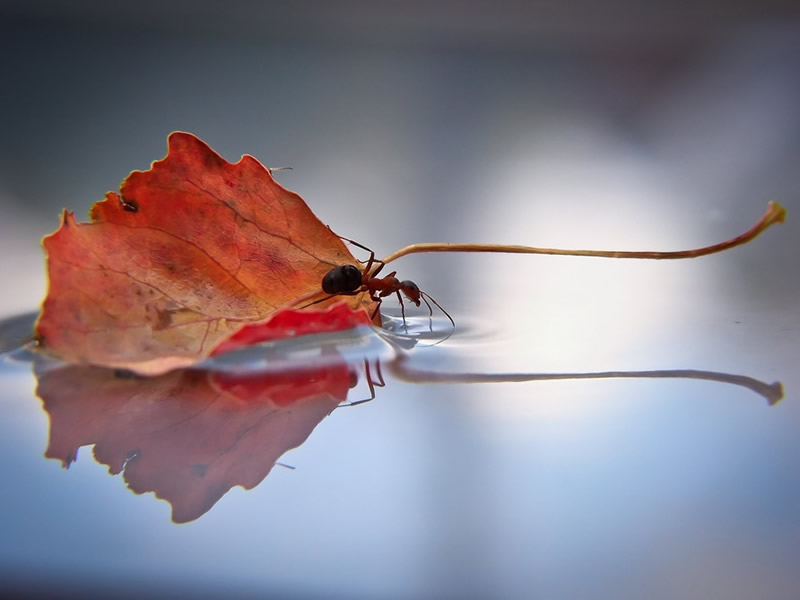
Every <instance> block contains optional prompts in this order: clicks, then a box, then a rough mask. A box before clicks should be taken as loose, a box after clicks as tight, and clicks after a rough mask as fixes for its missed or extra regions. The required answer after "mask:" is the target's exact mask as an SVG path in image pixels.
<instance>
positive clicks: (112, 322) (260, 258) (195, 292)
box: [36, 133, 374, 375]
mask: <svg viewBox="0 0 800 600" xmlns="http://www.w3.org/2000/svg"><path fill="white" fill-rule="evenodd" d="M90 216H91V222H90V223H78V222H76V221H75V219H74V217H73V215H72V213H69V212H65V213H64V216H63V219H62V224H61V227H60V228H59V229H58V230H57V231H56V232H55V233H53V234H52V235H50V236H48V237H47V238H45V240H44V247H45V250H46V253H47V260H48V274H49V281H50V287H49V291H48V294H47V298H46V299H45V301H44V304H43V307H42V313H41V315H40V318H39V320H38V322H37V325H36V333H37V338H38V341H39V345H40V348H41V349H42V350H43V351H45V352H48V353H50V354H53V355H55V356H57V357H59V358H61V359H63V360H66V361H68V362H74V363H88V364H94V365H103V366H109V367H118V368H126V369H130V370H133V371H136V372H138V373H142V374H149V375H152V374H158V373H163V372H166V371H168V370H170V369H174V368H178V367H182V366H187V365H190V364H193V363H195V362H197V361H198V360H201V359H203V358H205V357H206V356H208V355H209V354H210V353H211V351H212V350H213V349H214V347H216V346H217V345H218V344H219V343H220V342H221V341H222V340H225V339H226V338H228V337H229V336H231V335H232V334H233V333H235V332H236V331H238V330H240V329H241V328H242V327H243V326H244V325H246V324H248V323H255V322H260V321H263V320H265V319H267V318H268V317H270V316H271V315H274V314H276V312H278V311H280V310H281V309H282V308H284V307H287V306H289V305H291V304H292V303H295V302H296V301H297V300H299V299H301V298H303V297H305V296H308V295H309V294H313V293H314V292H317V291H320V282H321V280H322V277H323V276H324V275H325V274H326V273H327V272H328V271H329V270H330V269H332V268H334V267H336V266H340V265H343V264H354V265H357V264H359V263H358V262H357V261H356V260H355V259H354V258H353V256H352V254H351V253H350V252H349V251H348V249H347V247H346V246H345V245H344V243H343V242H342V241H341V240H340V239H339V238H338V237H337V236H336V235H335V234H333V233H332V232H331V231H330V229H328V228H327V227H326V226H325V225H324V224H323V223H322V222H321V221H320V220H319V219H318V218H317V217H316V216H315V215H314V214H313V213H312V212H311V210H310V209H309V208H308V206H307V205H306V204H305V202H304V201H303V200H302V198H300V196H298V195H297V194H295V193H294V192H291V191H289V190H287V189H285V188H283V187H282V186H280V185H279V184H278V183H277V182H276V181H275V180H274V179H273V177H272V174H271V172H270V171H269V170H268V169H266V168H265V167H264V166H263V165H261V163H259V162H258V161H257V160H256V159H255V158H253V157H252V156H248V155H245V156H243V157H242V158H241V160H239V162H237V163H233V164H232V163H228V162H227V161H225V160H224V159H223V158H221V157H220V156H219V155H218V154H216V153H215V152H214V151H213V150H211V148H209V147H208V146H207V145H206V144H205V143H204V142H202V141H201V140H199V139H198V138H196V137H195V136H193V135H191V134H188V133H173V134H172V135H170V137H169V151H168V153H167V156H166V157H165V158H164V159H163V160H160V161H157V162H154V163H153V165H152V168H151V169H150V170H149V171H134V172H133V173H131V174H130V175H129V176H128V178H127V179H126V180H125V181H124V182H123V184H122V186H121V188H120V193H119V194H117V193H114V192H109V193H108V194H107V195H106V198H105V200H103V201H101V202H98V203H97V204H95V205H94V206H93V207H92V210H91V213H90ZM346 302H347V304H348V306H349V307H351V309H353V310H356V309H360V308H367V310H368V311H369V313H370V314H371V312H372V310H374V304H373V303H371V301H370V299H369V297H368V295H359V296H355V297H350V298H347V299H346ZM315 308H316V307H315Z"/></svg>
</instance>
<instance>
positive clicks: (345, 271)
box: [322, 265, 361, 295]
mask: <svg viewBox="0 0 800 600" xmlns="http://www.w3.org/2000/svg"><path fill="white" fill-rule="evenodd" d="M360 286H361V271H359V270H358V267H355V266H353V265H342V266H341V267H334V268H333V269H331V270H330V271H328V272H327V273H326V274H325V277H323V278H322V291H323V292H325V293H326V294H331V295H336V294H346V293H349V292H355V291H356V290H357V289H358V288H359V287H360Z"/></svg>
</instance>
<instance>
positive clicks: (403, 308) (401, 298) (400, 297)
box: [395, 290, 408, 333]
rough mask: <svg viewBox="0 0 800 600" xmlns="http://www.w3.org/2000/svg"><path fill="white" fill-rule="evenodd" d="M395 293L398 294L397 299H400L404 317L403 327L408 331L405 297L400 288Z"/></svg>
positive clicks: (401, 311)
mask: <svg viewBox="0 0 800 600" xmlns="http://www.w3.org/2000/svg"><path fill="white" fill-rule="evenodd" d="M395 294H397V299H398V300H399V301H400V314H401V315H402V317H403V329H405V330H406V333H408V325H406V305H405V303H404V302H403V297H402V296H401V295H400V290H397V291H396V292H395Z"/></svg>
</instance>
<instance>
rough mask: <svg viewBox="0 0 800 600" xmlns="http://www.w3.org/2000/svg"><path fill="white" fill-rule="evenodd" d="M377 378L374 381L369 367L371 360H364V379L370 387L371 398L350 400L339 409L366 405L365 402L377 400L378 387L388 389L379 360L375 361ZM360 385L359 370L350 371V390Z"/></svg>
mask: <svg viewBox="0 0 800 600" xmlns="http://www.w3.org/2000/svg"><path fill="white" fill-rule="evenodd" d="M375 376H376V379H374V380H373V378H372V370H371V369H370V366H369V359H368V358H365V359H364V378H365V379H366V382H367V386H368V387H369V398H362V399H361V400H350V401H348V402H344V403H342V404H340V405H339V406H338V407H337V408H342V407H345V406H356V405H358V404H364V403H365V402H371V401H372V400H375V388H376V387H386V381H384V379H383V372H382V371H381V363H380V361H379V360H376V361H375ZM357 385H358V370H357V369H355V368H354V369H352V370H351V371H350V389H351V390H352V389H353V388H354V387H356V386H357Z"/></svg>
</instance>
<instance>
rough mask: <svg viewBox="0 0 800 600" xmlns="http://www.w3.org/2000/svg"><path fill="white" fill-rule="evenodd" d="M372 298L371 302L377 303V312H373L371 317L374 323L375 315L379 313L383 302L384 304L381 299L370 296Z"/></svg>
mask: <svg viewBox="0 0 800 600" xmlns="http://www.w3.org/2000/svg"><path fill="white" fill-rule="evenodd" d="M370 298H371V300H372V301H373V302H376V303H377V304H376V306H375V310H373V311H372V314H371V315H370V317H369V320H370V321H374V320H375V315H377V314H378V311H379V310H380V309H381V302H383V300H382V299H381V298H375V297H373V296H370Z"/></svg>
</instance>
